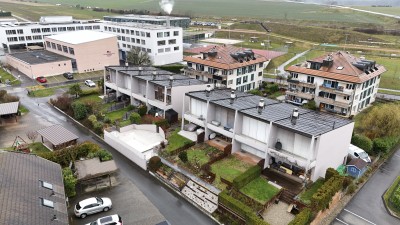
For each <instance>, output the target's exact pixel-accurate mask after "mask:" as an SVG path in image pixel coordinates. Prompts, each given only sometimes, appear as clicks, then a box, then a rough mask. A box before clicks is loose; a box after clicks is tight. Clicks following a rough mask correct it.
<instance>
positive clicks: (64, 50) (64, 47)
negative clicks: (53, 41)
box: [62, 45, 68, 53]
mask: <svg viewBox="0 0 400 225" xmlns="http://www.w3.org/2000/svg"><path fill="white" fill-rule="evenodd" d="M62 48H63V52H66V53H68V47H67V46H64V45H63V46H62Z"/></svg>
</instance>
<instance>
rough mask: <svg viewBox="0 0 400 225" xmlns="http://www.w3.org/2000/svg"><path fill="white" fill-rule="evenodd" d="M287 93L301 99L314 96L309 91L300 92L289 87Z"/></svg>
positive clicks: (309, 98)
mask: <svg viewBox="0 0 400 225" xmlns="http://www.w3.org/2000/svg"><path fill="white" fill-rule="evenodd" d="M286 94H287V95H293V96H296V97H299V98H302V99H307V100H312V99H314V97H315V94H312V93H309V92H301V91H298V90H297V89H289V90H287V91H286Z"/></svg>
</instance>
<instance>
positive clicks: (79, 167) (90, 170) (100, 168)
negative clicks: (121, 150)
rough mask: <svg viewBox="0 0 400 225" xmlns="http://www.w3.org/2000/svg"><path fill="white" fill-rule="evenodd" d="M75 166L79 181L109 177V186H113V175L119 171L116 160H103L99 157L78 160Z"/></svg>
mask: <svg viewBox="0 0 400 225" xmlns="http://www.w3.org/2000/svg"><path fill="white" fill-rule="evenodd" d="M75 168H76V171H77V175H78V181H79V182H93V181H94V180H96V181H99V180H104V178H108V181H107V183H109V184H108V185H109V186H111V175H112V174H114V173H116V172H117V171H118V167H117V165H116V164H115V162H114V160H109V161H104V162H102V161H100V159H99V158H98V157H96V158H93V159H85V160H80V161H76V162H75Z"/></svg>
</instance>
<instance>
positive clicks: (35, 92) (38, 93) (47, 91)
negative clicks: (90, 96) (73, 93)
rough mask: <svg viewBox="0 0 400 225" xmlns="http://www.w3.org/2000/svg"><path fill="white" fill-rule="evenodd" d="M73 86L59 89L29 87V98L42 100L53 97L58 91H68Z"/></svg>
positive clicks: (59, 87)
mask: <svg viewBox="0 0 400 225" xmlns="http://www.w3.org/2000/svg"><path fill="white" fill-rule="evenodd" d="M70 86H71V85H65V86H57V87H52V88H45V87H43V86H41V85H38V86H32V87H28V88H27V89H29V90H30V94H29V97H34V98H42V97H48V96H51V95H54V94H55V93H56V90H57V89H66V90H68V88H69V87H70Z"/></svg>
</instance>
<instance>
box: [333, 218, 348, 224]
mask: <svg viewBox="0 0 400 225" xmlns="http://www.w3.org/2000/svg"><path fill="white" fill-rule="evenodd" d="M335 219H336V220H337V221H339V222H341V223H343V224H344V225H350V224H348V223H346V222H344V221H343V220H340V219H338V218H335Z"/></svg>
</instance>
